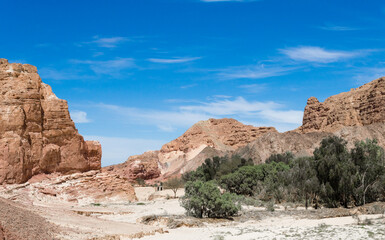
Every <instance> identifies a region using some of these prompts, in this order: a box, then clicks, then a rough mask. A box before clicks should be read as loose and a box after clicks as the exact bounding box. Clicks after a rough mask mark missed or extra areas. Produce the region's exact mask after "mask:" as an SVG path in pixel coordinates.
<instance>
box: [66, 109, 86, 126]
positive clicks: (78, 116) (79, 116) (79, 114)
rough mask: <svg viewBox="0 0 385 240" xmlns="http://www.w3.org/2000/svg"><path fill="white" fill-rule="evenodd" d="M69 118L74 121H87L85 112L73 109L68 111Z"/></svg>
mask: <svg viewBox="0 0 385 240" xmlns="http://www.w3.org/2000/svg"><path fill="white" fill-rule="evenodd" d="M70 115H71V118H72V120H73V121H74V122H75V123H89V122H90V120H89V119H88V118H87V113H86V112H83V111H78V110H74V111H71V112H70Z"/></svg>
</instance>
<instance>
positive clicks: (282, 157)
mask: <svg viewBox="0 0 385 240" xmlns="http://www.w3.org/2000/svg"><path fill="white" fill-rule="evenodd" d="M293 159H294V154H293V153H292V152H285V153H278V154H271V155H270V157H269V158H267V159H266V161H265V163H272V162H276V163H279V162H283V163H285V164H289V163H290V161H292V160H293Z"/></svg>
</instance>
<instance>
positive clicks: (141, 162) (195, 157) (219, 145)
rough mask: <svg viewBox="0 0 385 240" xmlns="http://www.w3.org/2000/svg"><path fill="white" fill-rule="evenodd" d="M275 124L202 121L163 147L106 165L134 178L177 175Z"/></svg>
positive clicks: (224, 152)
mask: <svg viewBox="0 0 385 240" xmlns="http://www.w3.org/2000/svg"><path fill="white" fill-rule="evenodd" d="M267 132H277V130H276V129H275V128H273V127H253V126H250V125H244V124H242V123H240V122H238V121H237V120H234V119H230V118H223V119H209V120H207V121H200V122H198V123H196V124H194V125H193V126H192V127H191V128H190V129H188V130H187V131H186V132H185V133H184V134H183V135H182V136H180V137H178V138H177V139H175V140H173V141H171V142H169V143H167V144H165V145H163V146H162V148H161V150H160V151H151V152H146V153H144V154H142V155H138V156H132V157H130V158H128V160H127V161H126V162H125V163H123V164H118V165H115V166H110V167H106V168H105V170H107V171H116V172H118V173H119V174H121V175H123V176H124V177H127V178H129V179H131V180H134V179H137V178H142V179H145V180H146V179H153V178H157V177H159V176H162V177H169V176H177V175H180V174H181V173H184V172H186V171H191V170H194V169H195V168H197V167H198V166H200V165H201V164H202V162H203V161H204V160H205V159H206V158H210V157H213V156H221V155H224V154H226V153H229V152H232V151H234V150H236V149H238V148H239V147H242V146H245V145H246V144H248V143H250V142H252V141H253V140H255V139H257V138H258V137H260V136H261V135H263V134H265V133H267Z"/></svg>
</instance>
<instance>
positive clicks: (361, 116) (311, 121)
mask: <svg viewBox="0 0 385 240" xmlns="http://www.w3.org/2000/svg"><path fill="white" fill-rule="evenodd" d="M332 134H334V135H336V136H339V137H342V138H343V139H345V140H346V141H347V142H348V147H349V148H351V147H353V145H354V142H356V141H359V140H365V139H377V140H378V143H379V145H380V146H381V147H383V148H385V137H384V136H385V77H383V78H379V79H376V80H374V81H372V82H370V83H367V84H365V85H363V86H361V87H359V88H356V89H351V91H349V92H343V93H340V94H337V95H334V96H331V97H329V98H327V99H326V100H325V101H324V102H323V103H322V102H319V101H318V100H317V98H315V97H311V98H309V99H308V101H307V105H306V107H305V111H304V116H303V124H302V126H301V127H299V128H298V129H295V130H293V131H289V132H285V133H268V134H265V135H263V136H262V137H260V138H258V139H257V140H255V141H253V142H252V143H250V144H249V145H247V146H246V147H244V148H241V149H239V150H238V151H236V152H235V154H238V155H240V156H242V157H244V158H252V159H253V160H254V162H256V163H261V162H264V160H265V159H266V158H268V157H269V156H270V155H271V154H276V153H283V152H286V151H291V152H293V153H294V154H295V155H298V156H304V155H311V154H312V153H313V151H314V149H315V148H316V147H318V146H319V143H320V142H321V140H322V139H323V138H325V137H326V136H330V135H332Z"/></svg>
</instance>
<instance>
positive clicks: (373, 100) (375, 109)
mask: <svg viewBox="0 0 385 240" xmlns="http://www.w3.org/2000/svg"><path fill="white" fill-rule="evenodd" d="M384 121H385V77H383V78H379V79H377V80H374V81H372V82H370V83H367V84H365V85H363V86H361V87H359V88H356V89H352V90H351V91H349V92H344V93H340V94H338V95H334V96H331V97H329V98H327V99H326V100H325V101H324V102H323V103H321V102H319V101H318V99H317V98H315V97H311V98H309V100H308V102H307V106H306V108H305V112H304V116H303V124H302V126H301V127H300V128H299V129H298V131H300V132H314V131H319V132H335V131H337V130H339V129H341V128H342V127H344V126H366V125H370V124H373V123H378V122H384Z"/></svg>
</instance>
